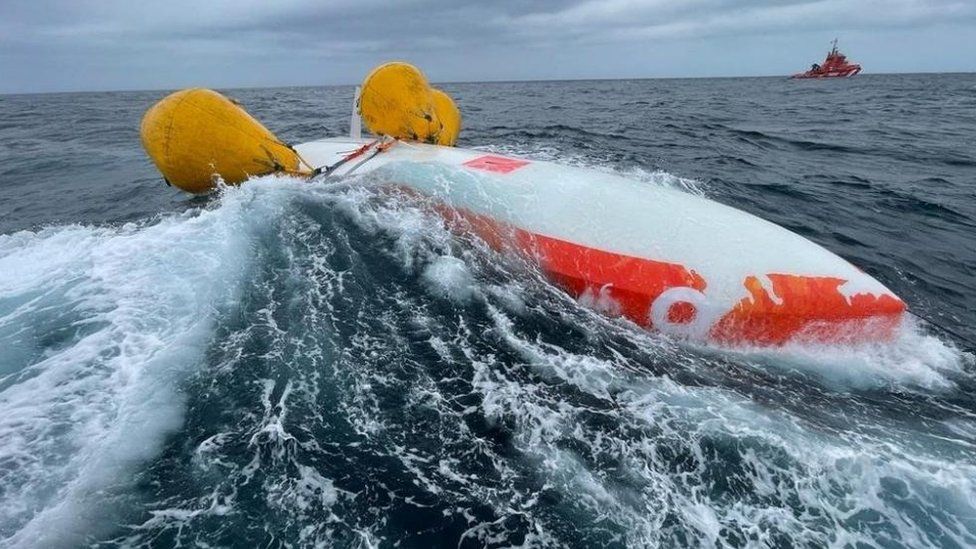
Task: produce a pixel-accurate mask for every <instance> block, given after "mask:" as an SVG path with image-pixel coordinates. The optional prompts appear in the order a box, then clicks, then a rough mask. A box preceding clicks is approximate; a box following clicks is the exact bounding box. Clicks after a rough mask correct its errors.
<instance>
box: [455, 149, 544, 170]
mask: <svg viewBox="0 0 976 549" xmlns="http://www.w3.org/2000/svg"><path fill="white" fill-rule="evenodd" d="M527 164H529V161H528V160H519V159H517V158H505V157H504V156H495V155H492V154H486V155H485V156H479V157H478V158H472V159H471V160H468V161H467V162H465V163H464V164H463V165H464V166H467V167H469V168H474V169H476V170H485V171H489V172H498V173H509V172H513V171H515V170H517V169H519V168H521V167H522V166H525V165H527Z"/></svg>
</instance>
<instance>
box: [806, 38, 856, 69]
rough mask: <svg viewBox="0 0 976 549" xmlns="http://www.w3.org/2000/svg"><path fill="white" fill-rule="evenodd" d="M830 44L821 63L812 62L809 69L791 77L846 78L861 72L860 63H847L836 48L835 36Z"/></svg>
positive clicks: (845, 57)
mask: <svg viewBox="0 0 976 549" xmlns="http://www.w3.org/2000/svg"><path fill="white" fill-rule="evenodd" d="M831 46H832V47H831V48H830V51H829V52H827V58H826V59H824V62H823V63H822V64H818V63H814V64H813V65H812V66H811V67H810V70H808V71H806V72H801V73H797V74H794V75H793V76H792V78H848V77H851V76H855V75H856V74H858V73H859V72H861V65H858V64H857V63H849V62H848V61H847V56H845V55H844V54H843V53H841V52H840V51H839V50H838V49H837V39H836V38H835V39H834V41H833V42H831Z"/></svg>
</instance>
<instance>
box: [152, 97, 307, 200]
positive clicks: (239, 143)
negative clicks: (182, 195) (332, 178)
mask: <svg viewBox="0 0 976 549" xmlns="http://www.w3.org/2000/svg"><path fill="white" fill-rule="evenodd" d="M140 134H141V137H142V146H143V147H145V149H146V152H147V153H149V157H150V158H151V159H152V161H153V162H154V163H155V164H156V167H157V168H159V171H160V172H162V174H163V177H165V178H166V180H167V181H168V182H169V183H170V184H172V185H174V186H176V187H179V188H180V189H183V190H184V191H187V192H191V193H205V192H207V191H210V190H212V189H213V188H214V186H215V182H216V177H217V176H219V177H220V178H222V179H223V180H224V182H226V183H228V184H232V185H236V184H238V183H241V182H243V181H244V180H246V179H247V178H248V177H252V176H259V175H266V174H270V173H287V174H296V175H304V174H307V173H308V172H307V170H304V169H303V167H302V165H301V162H300V159H299V157H298V154H297V153H295V151H294V150H293V149H292V148H291V147H289V146H288V145H286V144H284V143H283V142H282V141H280V140H279V139H278V138H277V137H275V135H274V134H273V133H271V132H270V131H269V130H268V129H267V128H265V127H264V126H262V125H261V123H260V122H258V121H257V120H255V119H254V118H252V117H251V115H249V114H248V113H247V112H246V111H244V109H242V108H241V107H240V106H238V105H237V104H236V103H234V102H233V101H231V100H230V99H227V98H226V97H224V96H223V95H221V94H219V93H217V92H215V91H213V90H207V89H202V88H194V89H188V90H182V91H178V92H176V93H173V94H170V95H168V96H166V97H164V98H163V99H162V100H160V101H159V102H158V103H156V104H155V105H153V106H152V107H151V108H150V109H149V110H148V111H146V114H145V116H143V118H142V126H141V128H140Z"/></svg>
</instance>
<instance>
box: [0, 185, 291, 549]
mask: <svg viewBox="0 0 976 549" xmlns="http://www.w3.org/2000/svg"><path fill="white" fill-rule="evenodd" d="M256 193H259V194H261V200H260V201H258V200H254V198H255V194H256ZM276 196H277V200H276ZM286 199H287V196H286V194H283V193H275V192H270V191H269V190H268V185H267V184H265V185H262V184H261V182H257V183H256V184H255V185H253V186H251V188H244V189H234V190H229V191H226V192H225V194H224V195H223V196H222V197H221V198H220V199H219V201H218V202H217V203H216V204H215V207H213V208H211V209H206V210H203V211H192V212H187V213H185V214H182V215H176V216H172V217H166V218H164V219H161V220H158V221H156V222H152V223H148V224H127V225H124V226H121V227H101V228H99V227H84V226H67V227H50V228H46V229H43V230H41V231H39V232H36V233H35V232H21V233H16V234H13V235H9V236H0V300H6V303H19V302H24V301H26V302H27V303H28V304H29V306H26V307H25V306H22V305H21V306H18V307H16V308H15V309H13V310H8V309H6V308H5V302H4V301H0V319H2V320H0V322H3V323H17V324H19V325H22V326H24V329H23V330H21V331H20V332H17V333H14V334H13V335H12V336H8V337H13V338H17V339H19V341H18V342H17V343H18V344H19V345H21V346H22V347H23V348H26V347H31V348H34V349H36V350H34V351H33V354H30V353H29V354H30V356H33V357H34V359H33V360H32V361H31V362H30V363H26V364H20V365H15V366H17V370H18V371H17V372H14V375H12V376H11V377H8V378H7V382H8V383H9V385H8V386H7V387H6V388H5V389H4V390H3V392H2V393H0V465H2V467H0V469H2V470H3V471H4V474H3V476H2V477H0V483H2V486H3V492H4V505H3V506H2V509H0V524H3V530H2V535H3V537H4V538H5V540H4V544H6V545H8V546H26V545H41V546H68V545H76V544H79V543H81V542H82V541H83V540H85V539H88V538H89V536H91V535H92V533H93V532H96V531H99V530H100V529H102V528H104V527H110V526H111V522H112V519H111V516H112V513H113V506H112V505H111V504H110V502H111V501H113V498H115V497H117V496H118V495H119V494H120V493H123V492H124V490H125V488H126V487H127V486H129V484H130V483H131V482H132V476H131V475H132V472H133V470H134V469H135V467H136V466H137V465H138V464H139V463H141V462H143V461H144V460H146V459H148V458H150V457H152V456H153V455H155V454H156V452H158V450H159V448H160V444H161V443H162V441H163V438H164V436H165V435H166V434H167V433H169V432H171V431H172V430H173V429H175V428H177V427H178V426H179V425H180V423H181V421H182V412H183V396H182V395H181V393H180V383H181V381H182V380H183V379H185V378H186V376H187V375H188V374H189V373H191V372H192V371H193V370H194V368H195V367H196V366H197V365H198V364H199V361H200V359H201V357H202V353H203V351H204V349H205V347H206V344H207V342H208V338H209V336H210V333H211V329H212V324H213V320H214V317H215V314H216V313H217V311H218V310H220V309H222V308H226V307H229V306H232V304H233V302H234V300H235V299H236V297H235V296H236V292H237V288H238V287H239V284H240V282H241V281H242V280H243V279H244V278H245V277H246V273H247V269H248V265H249V259H250V255H249V253H248V252H249V246H250V240H251V238H252V237H253V236H254V234H255V232H256V231H259V230H260V227H261V224H262V223H263V222H265V221H267V219H268V218H269V217H273V216H274V215H275V213H274V212H275V203H276V201H280V200H286ZM52 312H53V313H56V314H58V315H61V316H62V317H64V318H65V319H68V320H72V319H73V323H74V324H73V326H74V329H75V330H76V332H75V334H76V335H74V336H71V335H68V336H65V341H63V342H61V343H57V342H55V343H51V344H46V343H44V342H43V340H44V338H45V337H46V335H47V334H43V333H32V332H31V330H32V329H35V328H36V329H44V328H45V325H43V324H42V323H41V324H39V322H41V319H42V318H43V316H44V315H49V314H52ZM62 328H66V329H67V327H62ZM0 333H2V332H0ZM24 338H34V339H33V340H31V341H30V342H29V345H26V344H25V343H24ZM10 343H11V342H10V341H0V345H4V346H6V345H8V344H10ZM25 345H26V347H25Z"/></svg>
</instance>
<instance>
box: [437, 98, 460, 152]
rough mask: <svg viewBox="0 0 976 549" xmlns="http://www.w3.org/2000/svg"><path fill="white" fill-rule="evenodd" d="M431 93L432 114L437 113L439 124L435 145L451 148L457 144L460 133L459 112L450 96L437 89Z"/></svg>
mask: <svg viewBox="0 0 976 549" xmlns="http://www.w3.org/2000/svg"><path fill="white" fill-rule="evenodd" d="M431 93H433V94H434V112H435V113H437V120H439V121H440V123H441V132H440V135H438V136H437V144H438V145H447V146H448V147H453V146H454V145H455V144H456V143H457V140H458V134H460V133H461V111H460V110H458V108H457V105H455V104H454V100H453V99H451V96H450V95H447V94H446V93H444V92H443V91H441V90H439V89H437V88H434V89H432V90H431Z"/></svg>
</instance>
